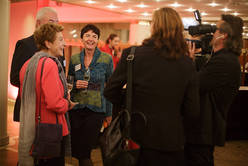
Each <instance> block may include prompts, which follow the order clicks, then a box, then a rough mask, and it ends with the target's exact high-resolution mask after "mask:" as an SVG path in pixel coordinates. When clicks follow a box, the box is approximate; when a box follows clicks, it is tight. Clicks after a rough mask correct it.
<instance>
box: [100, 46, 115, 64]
mask: <svg viewBox="0 0 248 166" xmlns="http://www.w3.org/2000/svg"><path fill="white" fill-rule="evenodd" d="M100 50H101V51H103V52H106V53H108V54H109V55H111V56H112V59H113V65H114V69H115V68H116V65H117V64H118V63H119V58H118V57H117V56H114V55H113V52H114V50H113V49H111V48H110V47H109V45H108V44H105V45H104V46H103V47H101V48H100Z"/></svg>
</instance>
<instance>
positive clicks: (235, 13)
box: [232, 12, 240, 16]
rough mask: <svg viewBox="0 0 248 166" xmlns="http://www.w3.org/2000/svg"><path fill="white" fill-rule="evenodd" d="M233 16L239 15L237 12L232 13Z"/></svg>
mask: <svg viewBox="0 0 248 166" xmlns="http://www.w3.org/2000/svg"><path fill="white" fill-rule="evenodd" d="M232 14H233V15H234V16H237V15H240V13H238V12H234V13H232Z"/></svg>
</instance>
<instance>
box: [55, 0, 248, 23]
mask: <svg viewBox="0 0 248 166" xmlns="http://www.w3.org/2000/svg"><path fill="white" fill-rule="evenodd" d="M55 1H59V2H66V3H70V4H75V5H80V6H86V7H90V8H98V9H102V10H108V11H111V12H117V13H121V14H126V15H129V16H132V17H134V18H136V19H138V20H147V19H148V20H149V19H151V14H152V12H153V11H154V10H156V9H157V8H160V7H171V5H172V4H174V3H175V2H177V3H178V4H181V6H179V7H174V9H176V10H177V11H178V12H179V13H180V15H181V16H182V17H194V15H193V12H189V11H186V10H187V9H189V8H193V9H198V10H199V11H200V12H205V13H207V15H205V16H202V20H203V21H216V20H218V19H219V17H220V15H221V14H223V13H226V14H233V13H235V12H236V13H239V15H238V16H240V17H242V18H243V20H245V21H248V0H126V2H120V1H121V0H88V1H94V2H95V3H93V4H89V3H86V1H87V0H55ZM212 2H215V3H217V4H218V6H216V7H211V6H209V4H210V3H212ZM141 3H142V4H144V5H147V7H145V8H139V7H137V5H139V4H141ZM110 4H112V5H114V6H116V8H113V9H110V8H108V7H107V6H108V5H110ZM225 7H226V8H229V9H231V10H230V11H227V12H225V11H223V10H221V9H223V8H225ZM128 9H132V10H134V12H132V13H128V12H126V11H125V10H128ZM143 13H148V15H147V16H144V15H142V14H143Z"/></svg>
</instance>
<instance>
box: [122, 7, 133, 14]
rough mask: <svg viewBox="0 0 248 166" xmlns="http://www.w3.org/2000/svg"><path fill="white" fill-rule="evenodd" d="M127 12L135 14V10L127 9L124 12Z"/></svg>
mask: <svg viewBox="0 0 248 166" xmlns="http://www.w3.org/2000/svg"><path fill="white" fill-rule="evenodd" d="M124 11H125V12H128V13H133V12H134V10H133V9H130V8H129V9H127V10H124Z"/></svg>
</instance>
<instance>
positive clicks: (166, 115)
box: [104, 8, 199, 166]
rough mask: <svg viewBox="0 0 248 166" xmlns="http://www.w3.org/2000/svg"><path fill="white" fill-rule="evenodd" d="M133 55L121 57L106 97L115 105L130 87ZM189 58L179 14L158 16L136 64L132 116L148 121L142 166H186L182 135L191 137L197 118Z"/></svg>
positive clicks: (195, 89)
mask: <svg viewBox="0 0 248 166" xmlns="http://www.w3.org/2000/svg"><path fill="white" fill-rule="evenodd" d="M130 50H131V49H130V48H128V49H125V50H124V51H123V54H122V57H121V60H120V63H119V65H118V66H117V68H116V70H115V71H114V73H113V75H112V76H111V77H110V79H109V81H108V83H107V85H106V87H105V91H104V96H105V97H106V98H107V99H108V100H109V101H111V102H112V103H114V104H115V103H116V104H119V103H120V102H121V91H122V87H123V85H124V84H126V83H127V60H126V59H127V56H128V54H129V53H130ZM188 54H189V52H188V46H187V43H186V40H185V39H184V37H183V24H182V21H181V18H180V16H179V14H178V13H177V12H176V11H175V10H174V9H172V8H161V9H159V10H156V11H155V12H154V14H153V17H152V22H151V36H150V37H149V38H148V39H145V40H144V41H143V44H142V45H141V46H139V47H137V48H136V50H135V55H134V60H133V92H132V93H133V95H132V103H133V104H132V111H133V112H142V113H144V115H145V116H146V118H147V125H146V126H145V129H144V131H145V133H140V134H142V135H143V137H142V139H141V140H140V142H138V143H139V144H140V146H141V150H140V156H139V158H138V166H165V165H169V166H183V165H184V132H185V133H187V135H188V134H189V132H191V131H190V130H189V129H190V128H191V127H190V126H191V125H195V123H194V122H196V120H197V119H198V116H199V107H198V106H199V102H198V99H199V97H198V85H197V80H196V70H195V68H194V66H193V63H192V60H191V59H190V58H189V57H188V56H187V55H188ZM184 123H185V125H184ZM184 128H185V130H184ZM138 132H139V131H138Z"/></svg>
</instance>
